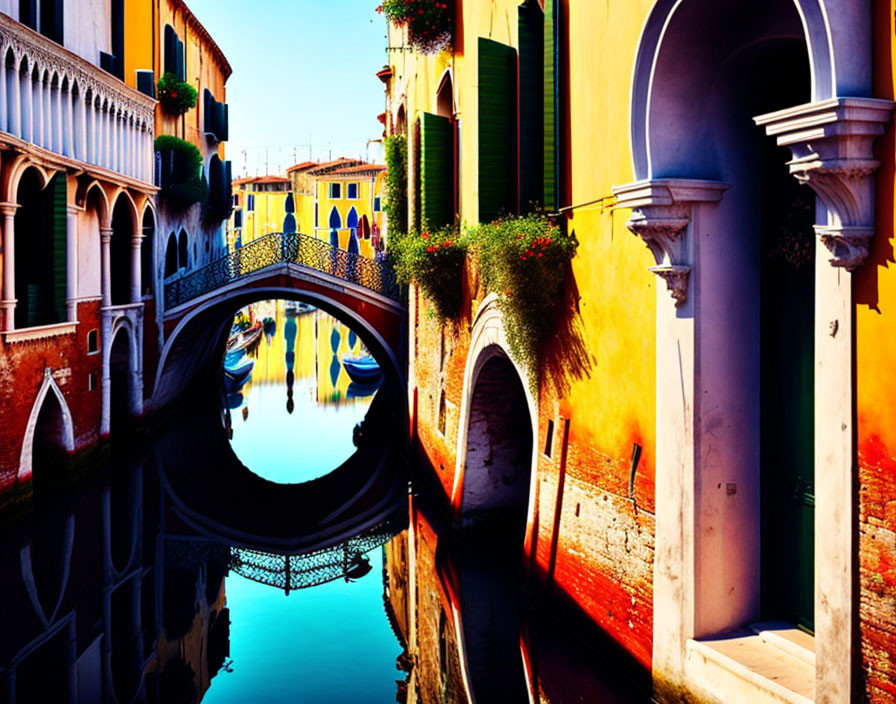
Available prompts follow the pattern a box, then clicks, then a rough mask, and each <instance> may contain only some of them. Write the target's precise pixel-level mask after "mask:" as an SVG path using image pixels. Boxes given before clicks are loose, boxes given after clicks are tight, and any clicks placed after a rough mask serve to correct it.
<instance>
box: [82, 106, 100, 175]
mask: <svg viewBox="0 0 896 704" xmlns="http://www.w3.org/2000/svg"><path fill="white" fill-rule="evenodd" d="M84 110H85V114H86V116H87V118H88V123H87V124H86V125H85V130H84V147H85V153H86V154H87V159H86V161H88V162H90V163H91V164H96V163H97V151H96V144H97V132H98V131H99V126H98V125H97V119H96V118H97V115H96V103H95V98H93V97H91V99H90V106H89V107H88V106H87V102H86V101H85V103H84Z"/></svg>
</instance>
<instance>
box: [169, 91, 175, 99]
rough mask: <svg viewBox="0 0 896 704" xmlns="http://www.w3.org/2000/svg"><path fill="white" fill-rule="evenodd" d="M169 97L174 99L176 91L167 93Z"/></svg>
mask: <svg viewBox="0 0 896 704" xmlns="http://www.w3.org/2000/svg"><path fill="white" fill-rule="evenodd" d="M169 95H170V96H171V97H172V98H176V97H177V91H176V90H173V91H171V92H170V93H169Z"/></svg>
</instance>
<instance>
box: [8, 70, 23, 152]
mask: <svg viewBox="0 0 896 704" xmlns="http://www.w3.org/2000/svg"><path fill="white" fill-rule="evenodd" d="M6 76H7V81H8V83H9V85H8V86H7V89H8V90H7V92H8V94H9V95H8V98H9V116H8V118H9V125H8V126H9V132H10V134H14V135H15V136H16V137H20V136H21V135H22V81H21V76H20V75H19V69H18V68H12V69H6Z"/></svg>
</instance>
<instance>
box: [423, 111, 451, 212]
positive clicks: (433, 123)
mask: <svg viewBox="0 0 896 704" xmlns="http://www.w3.org/2000/svg"><path fill="white" fill-rule="evenodd" d="M453 128H454V126H453V125H452V123H451V120H449V119H448V118H447V117H441V116H439V115H432V114H430V113H423V118H422V120H421V123H420V141H421V155H420V164H421V174H420V182H421V198H422V203H421V208H422V215H423V227H425V228H432V229H438V228H440V227H443V226H445V225H450V224H451V223H452V222H453V221H454V213H453V212H452V210H453V205H452V203H453V197H452V195H453V193H452V190H453V185H452V180H453V173H454V163H453V162H454V156H453V152H454V149H453V146H454V139H453Z"/></svg>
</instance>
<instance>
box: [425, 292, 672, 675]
mask: <svg viewBox="0 0 896 704" xmlns="http://www.w3.org/2000/svg"><path fill="white" fill-rule="evenodd" d="M467 287H468V288H469V282H467ZM476 294H477V297H478V298H479V299H481V298H482V297H483V295H484V294H483V292H482V291H481V290H479V291H477V292H476ZM472 298H473V296H471V295H470V291H469V290H468V291H467V295H466V302H465V311H466V315H465V316H462V318H461V320H460V321H459V322H458V323H453V322H449V323H448V324H446V326H445V327H444V329H442V328H441V327H440V326H439V324H438V323H437V321H435V320H434V319H433V318H432V317H431V316H430V315H428V314H427V306H426V302H425V300H423V299H422V297H420V296H418V297H417V300H418V301H419V308H418V310H417V311H416V314H415V315H413V320H411V321H410V322H411V333H412V334H414V335H415V340H416V349H415V356H414V377H413V378H412V379H410V380H409V384H410V386H411V388H412V390H413V389H414V388H416V391H417V418H416V432H417V435H418V437H419V442H420V448H421V450H422V451H423V453H424V454H425V456H426V458H427V460H428V463H429V464H430V465H431V466H432V470H433V472H434V473H435V475H436V479H437V480H438V485H440V486H441V487H442V490H443V491H444V492H445V496H446V497H447V498H449V499H450V497H451V491H452V488H453V482H454V469H455V462H456V453H457V449H456V443H457V433H458V423H459V416H460V406H461V400H462V396H463V382H464V370H465V367H466V363H467V355H468V351H469V345H470V333H471V314H470V312H471V311H472V310H473V306H474V303H475V302H473V301H471V299H472ZM412 312H413V311H412ZM443 335H444V343H443V341H442V338H443ZM443 349H444V353H443V351H442V350H443ZM443 390H444V393H445V401H446V424H445V425H446V427H445V435H444V436H443V435H442V433H440V432H439V430H438V410H439V397H440V393H441V392H442V391H443ZM539 409H540V410H539V413H540V416H541V417H540V418H539V423H538V435H537V437H536V438H535V447H536V450H537V451H538V452H539V459H538V465H537V472H538V481H537V489H536V492H537V496H536V509H535V518H534V526H532V528H533V533H534V538H533V540H534V543H535V545H534V550H535V555H534V559H533V560H531V564H532V566H533V567H534V570H533V578H534V580H535V581H536V582H537V583H539V584H541V586H542V587H544V586H545V582H546V581H550V582H551V586H552V588H553V589H554V592H555V593H556V594H559V595H561V596H564V597H567V598H569V599H570V600H571V601H572V602H573V603H574V604H576V605H577V606H578V607H579V608H580V609H582V611H584V612H585V614H587V616H588V617H589V618H590V619H591V620H592V621H594V622H595V623H596V624H597V625H599V626H600V627H601V628H602V629H604V630H605V631H606V632H607V633H608V634H610V636H611V637H612V638H613V639H614V640H616V641H617V642H619V643H620V645H621V646H622V647H623V648H624V649H625V650H627V651H628V652H630V653H631V654H632V655H633V656H634V657H635V658H636V659H637V660H638V661H639V662H640V663H642V664H643V665H644V666H645V667H648V668H649V667H650V661H651V650H652V633H653V538H654V531H655V524H654V516H653V511H654V481H653V472H652V469H651V465H652V459H651V458H650V457H649V456H648V453H649V452H650V451H651V448H645V449H644V455H643V456H642V459H641V464H640V466H639V470H638V474H637V477H636V481H635V500H634V501H631V500H629V499H628V498H627V497H628V476H629V467H630V464H631V460H630V457H608V456H606V455H605V454H603V453H602V452H601V451H600V449H599V448H597V447H595V446H594V445H593V441H592V440H591V438H593V437H594V435H595V434H594V432H593V429H591V428H588V427H587V423H588V418H586V417H578V416H577V415H576V412H575V411H576V409H575V408H568V407H567V406H566V404H565V403H564V402H563V400H562V399H558V398H557V397H556V396H555V395H554V393H553V392H552V391H550V390H544V389H543V390H542V392H541V396H540V398H539ZM561 412H562V413H563V414H564V415H565V417H567V418H569V419H570V432H569V443H568V448H567V452H566V462H565V465H564V463H563V461H562V455H563V447H562V445H563V422H564V420H565V418H563V417H561V415H560V413H561ZM549 420H553V421H554V443H553V450H552V456H551V458H548V457H546V456H545V455H544V454H542V451H543V449H544V444H545V438H546V433H547V423H548V421H549ZM561 483H562V485H563V491H562V495H561V496H560V499H559V501H558V496H557V494H558V486H559V485H560V484H561ZM558 505H559V508H560V510H559V513H558V511H557V508H558ZM457 508H458V507H457V506H455V509H457ZM555 521H556V525H555ZM555 534H556V536H557V540H556V545H554V536H555ZM532 547H533V546H532V545H531V544H530V545H528V548H529V549H530V551H531V548H532ZM552 556H553V557H552ZM531 557H532V555H531V554H530V558H531Z"/></svg>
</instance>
